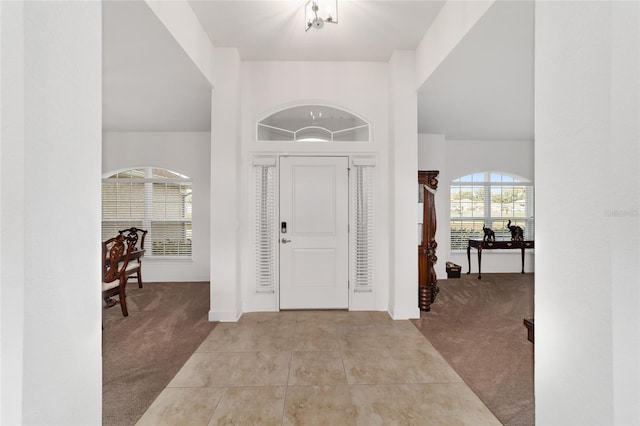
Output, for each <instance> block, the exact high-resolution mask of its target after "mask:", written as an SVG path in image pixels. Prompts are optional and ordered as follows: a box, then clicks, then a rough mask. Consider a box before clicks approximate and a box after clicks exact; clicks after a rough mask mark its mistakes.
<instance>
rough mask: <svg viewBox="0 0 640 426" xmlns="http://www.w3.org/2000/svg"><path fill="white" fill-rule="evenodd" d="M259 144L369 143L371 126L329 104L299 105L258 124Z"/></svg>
mask: <svg viewBox="0 0 640 426" xmlns="http://www.w3.org/2000/svg"><path fill="white" fill-rule="evenodd" d="M257 138H258V141H261V142H264V141H279V142H282V141H285V142H369V140H370V131H369V123H368V122H366V121H365V120H363V119H362V118H360V117H358V116H357V115H355V114H353V113H351V112H348V111H344V110H342V109H338V108H334V107H330V106H326V105H299V106H295V107H291V108H286V109H283V110H280V111H278V112H276V113H274V114H271V115H269V116H267V117H265V118H263V119H261V120H259V121H258V124H257Z"/></svg>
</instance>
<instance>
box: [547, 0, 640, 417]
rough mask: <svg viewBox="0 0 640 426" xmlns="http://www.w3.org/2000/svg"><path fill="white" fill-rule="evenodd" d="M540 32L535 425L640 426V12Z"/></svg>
mask: <svg viewBox="0 0 640 426" xmlns="http://www.w3.org/2000/svg"><path fill="white" fill-rule="evenodd" d="M535 26H536V28H535V29H536V36H535V37H536V39H535V46H536V52H535V58H536V68H535V117H536V124H535V134H536V141H535V176H536V300H535V307H536V312H535V323H536V330H535V332H536V336H535V337H536V343H535V360H536V368H535V382H536V422H537V423H540V424H545V425H560V424H563V425H564V424H584V425H587V424H591V425H593V424H611V425H614V424H616V425H622V424H639V423H640V408H639V405H638V401H639V400H640V390H639V386H640V357H639V353H640V351H639V345H640V289H639V287H638V273H639V269H638V241H639V239H640V234H639V214H638V211H639V210H638V208H639V200H638V197H639V193H640V183H639V181H640V179H639V178H640V174H639V170H640V167H639V157H638V155H639V147H638V140H639V136H640V132H639V127H638V126H639V124H638V123H639V120H640V108H639V99H640V88H639V79H640V67H639V58H640V50H639V49H640V37H639V32H638V28H639V27H640V12H639V5H638V3H637V2H586V1H585V2H536V16H535Z"/></svg>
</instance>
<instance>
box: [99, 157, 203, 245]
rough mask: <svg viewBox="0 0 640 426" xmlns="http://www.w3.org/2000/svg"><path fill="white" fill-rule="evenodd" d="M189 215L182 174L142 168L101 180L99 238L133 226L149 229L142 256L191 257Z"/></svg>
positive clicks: (187, 184)
mask: <svg viewBox="0 0 640 426" xmlns="http://www.w3.org/2000/svg"><path fill="white" fill-rule="evenodd" d="M191 218H192V189H191V181H190V179H189V178H188V177H186V176H184V175H180V174H177V173H175V172H172V171H170V170H166V169H158V168H151V167H145V168H139V169H131V170H127V171H124V172H119V173H117V174H115V175H112V176H110V177H108V178H105V179H103V183H102V237H103V240H105V239H108V238H110V237H112V236H114V235H115V234H117V233H118V230H121V229H126V228H130V227H132V226H133V227H136V228H141V229H146V230H148V231H149V233H148V234H147V237H146V241H145V248H146V250H147V253H146V254H145V255H146V256H152V257H153V256H162V257H191V255H192V244H191V241H192V235H193V232H192V221H191Z"/></svg>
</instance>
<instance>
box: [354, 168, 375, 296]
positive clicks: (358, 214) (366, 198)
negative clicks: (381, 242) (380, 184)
mask: <svg viewBox="0 0 640 426" xmlns="http://www.w3.org/2000/svg"><path fill="white" fill-rule="evenodd" d="M353 166H354V174H355V179H354V189H353V193H354V197H353V212H354V222H355V232H354V233H353V262H354V265H353V267H354V277H353V278H354V286H353V289H354V291H355V292H371V291H373V282H374V247H375V246H374V236H375V233H374V219H375V218H374V212H375V203H374V201H375V179H374V178H375V174H374V171H375V167H374V165H373V163H372V161H371V160H370V159H364V160H363V159H354V161H353Z"/></svg>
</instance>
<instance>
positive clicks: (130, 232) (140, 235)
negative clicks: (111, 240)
mask: <svg viewBox="0 0 640 426" xmlns="http://www.w3.org/2000/svg"><path fill="white" fill-rule="evenodd" d="M118 233H119V234H120V235H124V237H125V238H127V240H129V241H132V242H133V245H132V246H131V248H132V249H134V250H135V249H137V247H136V246H137V244H138V240H140V249H141V250H144V238H145V237H146V236H147V231H146V230H145V229H139V228H135V227H132V228H129V229H123V230H121V231H118Z"/></svg>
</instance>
